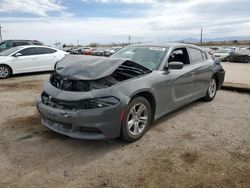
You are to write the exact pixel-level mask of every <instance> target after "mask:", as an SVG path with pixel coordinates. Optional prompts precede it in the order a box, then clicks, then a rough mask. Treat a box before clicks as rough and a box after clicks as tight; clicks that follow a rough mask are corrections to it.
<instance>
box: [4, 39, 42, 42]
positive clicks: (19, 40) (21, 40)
mask: <svg viewBox="0 0 250 188" xmlns="http://www.w3.org/2000/svg"><path fill="white" fill-rule="evenodd" d="M23 41H25V42H40V41H38V40H25V39H17V40H15V39H14V40H3V42H23Z"/></svg>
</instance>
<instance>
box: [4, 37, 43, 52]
mask: <svg viewBox="0 0 250 188" xmlns="http://www.w3.org/2000/svg"><path fill="white" fill-rule="evenodd" d="M24 45H43V43H41V42H39V41H37V40H4V41H3V42H1V43H0V52H1V51H4V50H7V49H9V48H13V47H16V46H24Z"/></svg>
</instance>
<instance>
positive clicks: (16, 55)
mask: <svg viewBox="0 0 250 188" xmlns="http://www.w3.org/2000/svg"><path fill="white" fill-rule="evenodd" d="M66 54H67V53H66V52H64V51H61V50H58V49H55V48H51V47H45V46H34V45H33V46H32V45H30V46H18V47H14V48H10V49H8V50H5V51H3V52H1V53H0V78H8V77H10V76H11V75H12V74H19V73H28V72H38V71H50V70H54V67H55V64H56V63H57V62H58V61H59V60H60V59H62V58H63V57H64V56H65V55H66Z"/></svg>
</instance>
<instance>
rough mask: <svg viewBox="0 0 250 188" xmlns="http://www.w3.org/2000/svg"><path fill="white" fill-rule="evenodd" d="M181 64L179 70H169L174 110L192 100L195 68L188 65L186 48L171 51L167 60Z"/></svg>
mask: <svg viewBox="0 0 250 188" xmlns="http://www.w3.org/2000/svg"><path fill="white" fill-rule="evenodd" d="M174 61H177V62H182V63H183V64H184V67H183V69H181V70H171V69H170V70H169V74H170V75H171V80H172V83H171V92H172V100H173V102H174V104H175V105H174V106H175V108H178V107H180V106H183V105H185V104H187V103H189V102H190V101H191V100H192V96H193V92H194V80H195V72H194V70H195V67H194V66H193V65H192V64H190V59H189V55H188V52H187V49H186V48H178V49H175V50H173V52H172V53H171V55H170V58H169V60H168V63H171V62H174Z"/></svg>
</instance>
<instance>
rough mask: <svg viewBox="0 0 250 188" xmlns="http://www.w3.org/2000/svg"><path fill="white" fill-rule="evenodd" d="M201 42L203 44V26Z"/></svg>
mask: <svg viewBox="0 0 250 188" xmlns="http://www.w3.org/2000/svg"><path fill="white" fill-rule="evenodd" d="M200 43H201V44H202V43H203V28H201V41H200Z"/></svg>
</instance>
